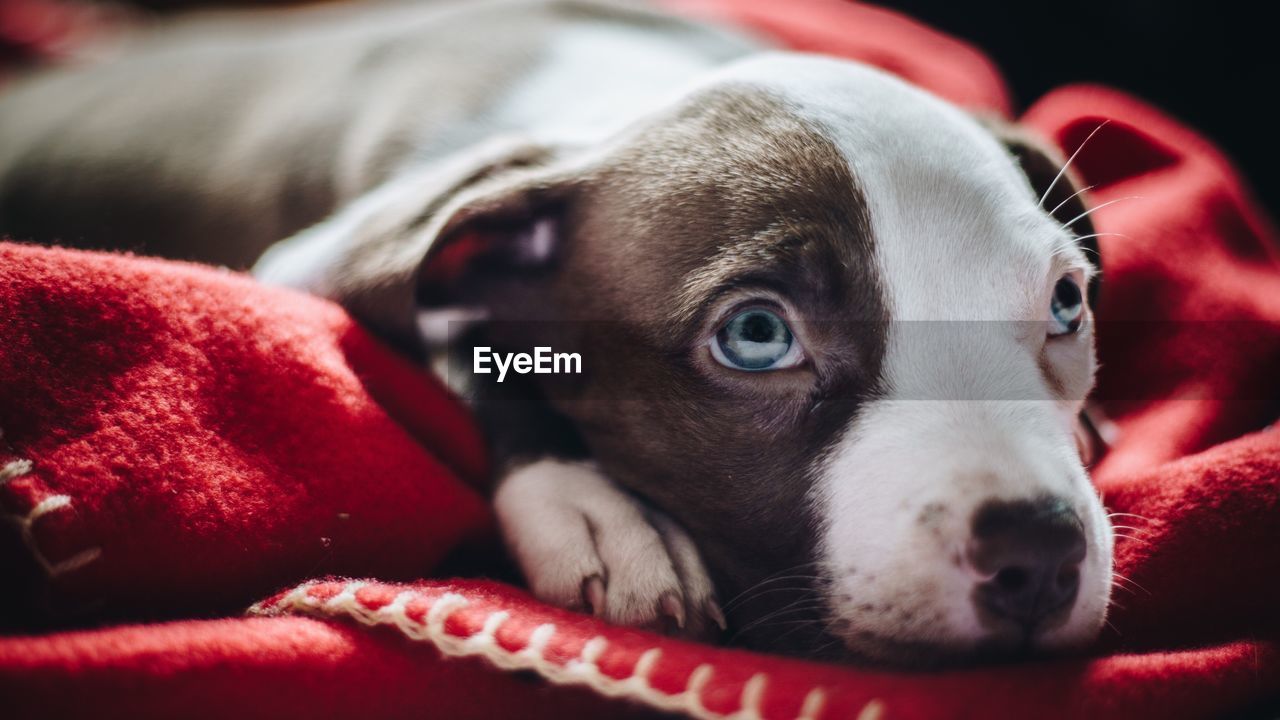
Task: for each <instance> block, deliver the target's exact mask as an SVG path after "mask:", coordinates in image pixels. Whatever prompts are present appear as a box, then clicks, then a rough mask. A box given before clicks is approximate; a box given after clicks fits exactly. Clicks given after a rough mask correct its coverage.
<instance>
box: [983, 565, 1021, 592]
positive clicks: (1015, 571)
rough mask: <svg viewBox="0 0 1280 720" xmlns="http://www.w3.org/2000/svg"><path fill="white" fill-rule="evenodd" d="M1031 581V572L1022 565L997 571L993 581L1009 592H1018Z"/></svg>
mask: <svg viewBox="0 0 1280 720" xmlns="http://www.w3.org/2000/svg"><path fill="white" fill-rule="evenodd" d="M1030 581H1031V573H1029V572H1027V571H1026V570H1023V569H1022V568H1020V567H1007V568H1004V569H1002V570H1000V571H999V572H997V573H996V576H995V577H994V578H992V582H994V583H995V584H996V586H998V587H999V588H1000V589H1001V590H1004V591H1007V592H1017V591H1019V590H1021V589H1023V588H1025V587H1026V586H1027V583H1028V582H1030Z"/></svg>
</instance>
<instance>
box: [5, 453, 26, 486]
mask: <svg viewBox="0 0 1280 720" xmlns="http://www.w3.org/2000/svg"><path fill="white" fill-rule="evenodd" d="M29 472H31V461H30V460H26V459H23V458H19V459H17V460H10V461H9V462H7V463H5V464H4V467H0V487H4V486H5V485H6V484H8V482H9V481H10V480H12V479H14V478H16V477H21V476H23V475H26V474H27V473H29Z"/></svg>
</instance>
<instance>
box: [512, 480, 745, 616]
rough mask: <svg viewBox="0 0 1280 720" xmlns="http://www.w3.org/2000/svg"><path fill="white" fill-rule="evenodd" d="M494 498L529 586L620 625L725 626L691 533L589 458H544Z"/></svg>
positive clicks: (554, 600)
mask: <svg viewBox="0 0 1280 720" xmlns="http://www.w3.org/2000/svg"><path fill="white" fill-rule="evenodd" d="M494 505H495V507H496V509H497V513H498V519H499V521H500V523H501V525H502V531H503V534H504V535H505V537H506V540H507V547H509V548H510V549H511V551H512V553H513V554H514V555H515V558H516V561H517V562H518V563H519V564H520V567H521V569H522V570H523V571H524V574H525V577H526V578H527V579H528V581H529V585H530V587H531V588H532V590H533V593H534V594H535V595H536V596H537V597H538V598H539V599H541V600H543V601H545V602H549V603H552V604H555V605H559V606H561V607H567V608H573V609H587V608H589V609H590V610H591V611H592V612H594V613H595V614H596V615H599V616H601V617H603V618H605V619H607V620H609V621H610V622H613V623H617V624H621V625H632V626H640V627H650V628H653V629H671V626H672V625H674V626H675V628H676V632H678V633H680V634H684V635H688V636H691V637H705V636H709V635H711V634H712V633H714V632H715V629H716V626H720V627H723V625H724V619H723V616H722V614H721V611H720V608H719V606H718V605H717V603H716V599H715V592H714V589H713V587H712V583H711V579H710V577H709V576H708V574H707V571H706V569H705V568H704V567H703V564H702V560H701V558H700V557H699V555H698V551H697V549H696V548H695V547H694V545H693V542H692V540H690V538H689V537H688V535H686V534H685V532H684V530H683V529H682V528H680V527H679V526H678V525H677V524H676V523H675V522H674V521H672V520H671V519H670V518H668V517H666V516H665V515H663V514H661V513H659V512H658V511H656V510H653V509H651V508H648V507H645V506H644V505H643V504H642V503H641V502H640V501H638V500H637V499H635V498H633V497H632V496H631V495H629V494H627V493H626V492H624V491H623V490H621V489H620V488H618V487H617V486H616V485H614V484H613V482H612V481H610V480H609V479H608V478H606V477H604V476H603V475H601V474H600V472H599V470H597V469H596V468H595V466H594V465H593V464H591V463H587V462H568V461H564V460H553V459H543V460H538V461H536V462H533V463H529V464H527V465H523V466H521V467H519V468H517V469H515V470H514V471H513V472H511V473H510V474H508V475H507V476H506V477H505V478H504V479H503V480H502V481H501V484H500V485H499V486H498V489H497V492H496V494H495V496H494Z"/></svg>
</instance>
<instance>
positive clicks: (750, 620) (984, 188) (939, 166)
mask: <svg viewBox="0 0 1280 720" xmlns="http://www.w3.org/2000/svg"><path fill="white" fill-rule="evenodd" d="M345 12H347V11H334V10H326V11H323V12H321V13H320V15H321V16H324V15H329V14H334V15H335V17H337V18H338V22H337V23H336V24H334V23H333V21H332V20H325V19H324V18H323V17H321V18H320V19H317V20H315V21H309V22H308V23H304V24H303V26H301V27H300V29H297V30H294V31H291V32H288V33H283V32H277V31H276V30H275V29H269V30H262V29H254V30H252V31H250V32H249V33H248V34H245V33H244V32H241V31H239V30H235V31H233V29H232V28H231V27H226V26H222V25H221V23H220V22H213V23H210V22H206V23H201V24H196V25H192V26H191V27H189V28H187V29H176V30H172V31H170V32H169V33H167V34H164V35H161V36H160V37H159V38H158V39H155V40H152V41H149V42H148V43H147V44H146V45H144V46H142V47H141V48H140V49H138V50H136V51H133V52H132V53H129V54H127V55H126V56H125V57H124V58H123V59H121V60H118V61H115V62H113V63H109V64H107V65H104V66H102V67H95V68H89V69H87V70H84V71H81V72H68V73H63V74H58V75H54V76H52V77H49V78H46V79H37V80H36V81H34V82H32V83H30V84H27V85H25V86H23V87H20V88H18V89H16V90H15V91H13V92H11V93H9V95H8V96H7V97H4V98H3V99H0V232H6V233H9V234H11V235H14V236H18V237H33V238H35V239H38V240H43V241H54V240H63V241H66V242H69V243H71V244H80V245H84V246H96V247H130V248H133V247H141V248H142V249H144V250H146V251H149V252H157V253H162V254H168V255H173V256H179V257H184V256H185V257H194V258H196V259H201V260H207V261H213V262H221V263H226V264H232V265H247V264H249V263H251V262H253V261H254V259H255V258H257V257H258V255H259V254H260V253H262V251H263V250H264V249H265V248H266V247H267V246H268V245H269V244H271V243H273V242H275V241H277V240H280V239H281V238H284V237H286V236H288V235H290V234H293V233H295V232H297V231H299V230H302V232H299V233H298V234H297V235H295V236H294V237H292V238H290V239H289V240H286V241H285V242H282V243H280V244H279V245H277V246H276V247H274V248H273V249H272V250H271V251H270V252H268V253H267V254H266V256H265V257H263V258H262V260H261V261H260V262H259V263H258V266H257V268H256V270H255V272H256V273H257V274H259V276H260V277H263V278H264V279H267V280H271V281H276V282H283V283H286V284H291V285H294V286H298V287H302V288H305V289H308V290H311V291H313V292H317V293H320V294H323V295H327V296H329V297H333V298H335V299H337V300H339V301H340V302H342V303H344V304H345V305H346V306H347V307H348V308H349V309H350V310H351V311H352V312H353V313H354V314H356V315H357V316H358V317H360V318H361V319H362V320H364V321H365V322H366V323H368V324H369V325H371V326H372V327H374V328H375V329H376V330H378V331H379V332H381V333H382V334H383V335H384V336H386V337H387V338H388V339H390V340H392V341H393V342H397V343H399V344H400V345H401V346H402V347H404V348H406V350H408V351H410V352H414V351H421V350H423V346H424V345H425V344H426V342H425V340H424V337H427V336H433V335H435V334H436V333H435V331H434V330H433V328H437V327H438V326H439V320H440V319H441V318H449V317H454V316H457V315H458V314H459V311H461V314H462V315H466V316H470V317H483V318H486V319H487V320H488V321H489V322H488V323H485V324H483V325H482V327H481V329H479V330H478V331H476V332H478V333H479V336H480V337H482V338H483V340H484V342H485V343H486V344H492V345H494V346H497V347H508V348H516V349H523V350H526V351H527V350H529V349H530V348H531V347H533V346H534V345H550V346H554V347H556V348H557V350H559V349H572V350H576V351H578V352H580V353H581V355H582V356H583V358H584V364H585V366H586V368H585V369H586V372H585V374H584V375H582V376H576V377H573V378H558V379H542V378H538V379H536V380H534V379H523V380H519V381H516V382H512V381H511V380H508V384H507V385H505V386H498V385H495V384H494V383H492V382H484V383H478V384H476V386H475V387H474V388H473V392H474V393H475V395H476V397H477V402H478V403H479V406H478V407H479V408H480V410H481V417H482V420H483V421H484V422H485V423H486V428H487V430H488V431H489V434H490V437H491V440H492V441H493V444H494V448H495V452H496V454H497V456H498V458H499V461H500V465H501V466H502V468H503V469H502V478H501V480H500V482H499V484H498V486H497V489H496V493H495V503H496V507H497V510H498V514H499V517H500V519H501V520H502V524H503V529H504V533H505V535H506V537H507V538H508V541H509V544H510V547H511V549H512V551H513V554H514V555H515V557H516V558H517V560H518V561H519V563H520V565H521V567H522V569H523V570H524V571H525V574H526V575H527V577H528V579H529V581H530V584H531V586H532V588H533V590H534V592H535V593H536V594H538V595H539V596H540V597H543V598H544V599H547V600H549V601H552V602H556V603H558V604H561V605H565V606H570V607H583V606H589V607H590V608H591V609H592V610H593V611H595V612H596V613H598V614H602V615H604V616H606V617H608V618H609V619H611V620H614V621H617V622H622V623H628V624H638V625H644V624H654V623H661V622H663V621H664V618H665V619H666V620H667V621H671V622H674V623H675V624H677V625H679V626H682V627H684V628H685V629H686V630H687V631H689V632H692V633H703V632H707V631H709V630H711V629H712V628H713V627H714V625H716V624H724V622H725V618H723V617H722V616H721V610H720V608H719V605H718V604H717V601H716V599H715V598H716V595H717V592H718V593H719V594H720V596H721V597H730V598H735V596H740V597H736V598H735V599H734V600H733V601H732V602H730V603H728V604H726V607H725V610H726V613H725V614H726V615H727V616H728V617H727V620H728V622H729V624H730V625H732V626H733V628H734V630H735V631H736V632H737V634H738V635H739V636H741V637H742V638H744V639H745V640H746V641H748V642H753V643H754V644H756V645H759V646H763V647H769V648H774V649H780V650H790V651H793V652H801V653H808V654H817V653H819V652H823V651H829V650H832V649H838V650H840V651H841V652H848V653H850V654H852V655H853V656H855V657H858V658H861V659H866V660H872V661H879V662H900V663H921V662H933V661H937V660H939V659H943V660H947V659H964V658H968V657H972V656H973V655H974V654H976V653H978V652H981V651H983V650H985V649H988V648H990V649H992V650H995V651H998V652H1008V651H1011V650H1025V649H1058V648H1068V647H1075V646H1079V645H1081V644H1083V643H1086V642H1088V641H1089V640H1090V639H1091V638H1092V637H1093V636H1094V635H1095V634H1096V632H1097V631H1098V628H1099V627H1100V625H1101V623H1102V621H1103V617H1104V613H1105V610H1106V605H1107V602H1108V598H1109V588H1110V552H1111V535H1110V526H1109V524H1108V523H1107V520H1106V518H1105V515H1104V514H1103V511H1102V508H1101V505H1100V503H1099V502H1098V499H1097V497H1096V495H1095V494H1094V493H1093V491H1092V489H1091V487H1090V485H1089V483H1088V478H1087V476H1086V475H1085V473H1084V470H1083V468H1082V466H1081V462H1080V458H1079V457H1078V455H1077V454H1076V448H1075V443H1074V438H1073V425H1074V422H1075V418H1076V416H1077V415H1078V414H1079V412H1080V410H1081V406H1082V403H1083V400H1084V397H1085V395H1086V394H1087V392H1088V390H1089V388H1090V386H1091V385H1092V377H1093V351H1092V337H1091V335H1090V331H1089V323H1088V322H1087V320H1088V308H1087V307H1086V306H1085V303H1084V300H1083V297H1082V293H1083V291H1084V290H1085V289H1086V288H1088V287H1089V285H1090V280H1091V278H1092V277H1093V274H1094V270H1093V268H1092V266H1091V264H1090V262H1089V260H1090V258H1089V257H1088V256H1087V255H1086V251H1087V250H1088V249H1089V248H1088V246H1087V245H1085V244H1082V242H1081V241H1077V239H1076V238H1075V237H1074V236H1073V234H1072V233H1071V231H1070V229H1069V228H1067V227H1065V226H1063V225H1062V224H1061V223H1062V222H1063V221H1064V220H1065V219H1073V218H1074V217H1075V216H1076V215H1079V214H1080V212H1081V210H1082V207H1083V206H1082V205H1081V203H1080V199H1079V197H1078V196H1076V195H1073V194H1072V191H1071V189H1070V188H1069V184H1068V183H1066V182H1059V180H1060V179H1061V178H1060V173H1058V167H1059V164H1058V161H1057V160H1056V159H1053V158H1051V157H1049V156H1046V155H1045V154H1043V153H1042V152H1040V151H1038V150H1036V149H1035V148H1034V147H1033V146H1031V145H1029V144H1027V143H1025V142H1023V141H1021V140H1019V139H1016V138H1013V137H1005V138H1002V139H1004V140H1005V142H1004V143H1003V144H1002V142H1000V140H998V139H997V136H996V134H993V133H992V132H991V131H990V130H989V129H988V128H986V127H984V126H983V125H981V124H980V123H978V122H977V121H975V120H974V119H973V118H971V117H970V116H968V115H967V114H965V113H963V112H961V111H959V110H957V109H955V108H953V107H951V106H949V105H947V104H945V103H943V102H941V101H939V100H937V99H935V98H933V97H931V96H929V95H927V94H925V93H923V92H921V91H919V90H917V89H914V88H911V87H909V86H907V85H905V84H903V83H901V82H900V81H897V80H894V79H893V78H891V77H889V76H887V75H884V74H882V73H880V72H877V71H874V70H871V69H868V68H864V67H861V66H858V65H856V64H852V63H848V62H842V61H836V60H830V59H824V58H817V57H811V56H805V55H797V54H788V53H769V52H761V49H762V48H761V47H760V46H759V45H758V44H757V43H756V42H755V41H752V40H749V39H745V38H742V37H739V36H736V35H733V34H729V33H726V32H723V31H720V30H717V29H714V28H707V27H703V26H700V25H696V24H691V23H687V22H685V21H682V20H678V19H672V18H667V17H664V16H661V15H655V14H652V13H650V12H648V11H645V10H641V9H634V8H629V7H626V8H624V7H621V6H615V5H599V4H595V3H585V2H584V3H544V2H520V3H492V4H483V5H480V6H472V7H469V8H466V9H462V8H453V7H440V8H435V7H428V8H421V7H408V8H392V9H389V10H383V11H376V12H370V13H369V14H367V15H366V14H364V13H361V14H359V15H358V16H352V17H359V18H360V19H359V20H358V22H354V24H353V23H351V22H342V21H341V18H342V15H343V13H345ZM312 22H314V23H315V24H312ZM273 27H274V26H273ZM1011 153H1012V154H1011ZM1015 156H1017V158H1018V159H1019V160H1021V164H1022V172H1020V171H1019V166H1018V163H1017V162H1016V161H1015V159H1014V157H1015ZM1028 179H1030V180H1031V182H1030V183H1029V182H1028ZM1033 187H1034V189H1033ZM1046 208H1048V209H1050V210H1052V211H1054V212H1046ZM1055 214H1056V215H1057V219H1055V217H1054V215H1055ZM326 218H327V219H326ZM320 220H324V221H323V222H321V223H320V224H318V225H315V226H314V227H310V228H309V229H306V230H303V228H305V227H306V226H308V225H310V224H312V223H315V222H317V221H320ZM1079 228H1080V225H1079V224H1078V223H1077V224H1075V229H1076V230H1077V233H1079V234H1087V233H1082V232H1080V230H1079ZM175 243H181V245H177V244H175ZM459 249H461V250H464V251H465V252H461V251H459ZM1068 316H1069V317H1068ZM957 321H963V322H957ZM427 339H429V337H427ZM474 379H475V378H472V380H474Z"/></svg>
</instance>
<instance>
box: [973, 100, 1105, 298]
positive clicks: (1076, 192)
mask: <svg viewBox="0 0 1280 720" xmlns="http://www.w3.org/2000/svg"><path fill="white" fill-rule="evenodd" d="M978 119H979V122H981V123H982V124H983V125H984V126H985V127H986V128H987V129H988V130H990V131H991V133H992V134H993V135H995V136H996V139H998V140H999V141H1000V142H1001V143H1003V144H1004V146H1005V147H1006V148H1008V150H1009V152H1010V153H1011V154H1012V155H1013V157H1014V158H1015V159H1016V160H1017V161H1018V166H1019V167H1021V168H1022V172H1023V173H1024V174H1025V175H1026V176H1027V180H1028V181H1030V183H1031V189H1032V190H1034V191H1035V194H1036V197H1038V198H1040V199H1041V201H1040V206H1041V207H1043V208H1044V209H1045V211H1046V212H1049V213H1050V214H1051V215H1052V216H1053V218H1054V219H1055V220H1057V221H1058V222H1059V223H1062V224H1063V225H1064V226H1067V229H1068V230H1070V231H1071V232H1073V233H1075V235H1076V237H1079V238H1081V240H1080V247H1081V249H1083V250H1084V253H1085V255H1086V256H1088V258H1089V262H1091V263H1093V266H1094V268H1096V269H1097V270H1098V274H1097V275H1096V276H1095V277H1096V279H1095V280H1094V282H1092V283H1090V285H1089V304H1090V305H1093V306H1095V307H1096V305H1097V299H1098V298H1097V295H1098V280H1099V279H1100V278H1101V272H1102V256H1101V255H1100V254H1099V252H1098V238H1097V237H1096V236H1095V235H1094V233H1095V231H1094V229H1093V222H1092V221H1091V220H1090V219H1089V217H1088V216H1087V215H1086V214H1085V213H1086V210H1087V207H1088V206H1087V204H1086V202H1085V195H1086V192H1085V191H1084V185H1083V184H1082V183H1081V182H1080V180H1079V178H1078V177H1077V176H1076V174H1075V172H1074V171H1073V169H1072V168H1071V167H1068V166H1067V159H1066V157H1065V156H1064V155H1063V154H1062V153H1061V152H1059V151H1058V149H1057V148H1055V147H1053V146H1052V145H1050V144H1049V143H1048V142H1047V141H1045V140H1042V139H1040V138H1039V137H1036V136H1035V135H1033V134H1031V133H1030V132H1028V131H1027V130H1025V129H1023V128H1021V127H1019V126H1017V125H1014V124H1012V123H1009V122H1007V121H1005V120H1001V119H997V118H991V117H979V118H978Z"/></svg>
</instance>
